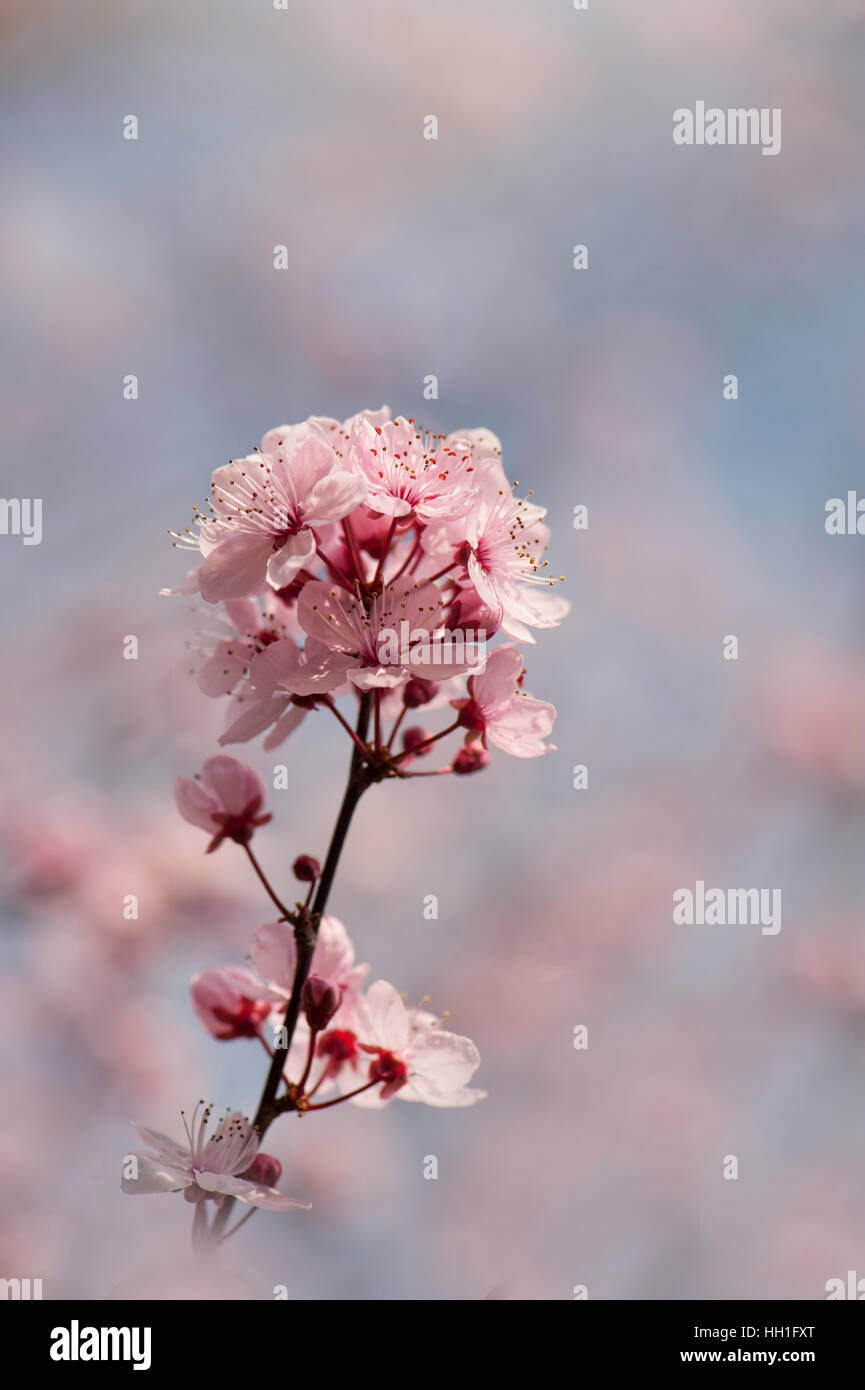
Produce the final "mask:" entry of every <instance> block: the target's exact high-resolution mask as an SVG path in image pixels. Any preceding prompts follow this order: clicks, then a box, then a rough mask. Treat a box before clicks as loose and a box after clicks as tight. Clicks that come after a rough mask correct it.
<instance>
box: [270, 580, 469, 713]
mask: <svg viewBox="0 0 865 1390" xmlns="http://www.w3.org/2000/svg"><path fill="white" fill-rule="evenodd" d="M445 606H446V605H445V600H444V598H443V597H442V594H441V592H440V591H439V589H437V588H436V586H435V585H434V584H423V585H416V584H403V583H398V584H396V585H389V586H388V587H387V588H385V590H384V592H383V593H382V594H380V595H379V596H378V597H377V598H375V599H374V600H373V601H372V603H371V605H370V607H369V608H368V609H367V608H366V607H365V606H364V604H363V603H362V602H361V601H360V599H357V598H355V597H354V596H353V595H352V594H350V593H348V592H347V591H346V590H345V589H341V588H339V587H338V586H334V585H329V584H322V583H313V584H307V585H306V586H305V587H304V589H303V592H302V593H301V596H300V598H299V600H298V605H297V613H298V618H299V620H300V623H301V626H302V627H303V628H304V631H305V632H306V633H307V634H308V641H307V643H306V668H305V670H298V671H297V672H289V673H288V675H286V676H285V677H283V678H282V679H281V685H282V686H283V688H284V689H286V690H289V691H292V692H294V693H295V694H298V695H316V694H323V693H325V692H327V691H330V690H334V689H336V688H337V687H338V686H340V685H342V683H343V682H344V681H345V680H348V681H350V682H351V684H352V685H354V686H356V687H357V688H358V689H359V690H370V689H374V688H375V687H380V688H385V689H387V688H391V689H392V688H394V687H396V686H398V685H402V684H403V683H404V682H405V681H406V680H407V679H408V678H409V677H410V676H419V677H421V678H424V679H427V680H434V679H435V678H436V677H437V676H441V675H442V674H443V672H446V673H447V674H448V675H460V674H462V673H464V672H466V671H468V670H470V669H472V667H473V666H474V667H475V668H476V667H477V665H478V664H479V663H478V662H477V661H475V662H474V663H473V662H471V661H446V660H443V658H446V657H448V656H451V655H454V654H455V653H454V652H451V651H447V650H446V635H445V634H444V632H443V628H444V618H443V613H444V609H445ZM404 634H408V635H411V634H415V635H414V636H411V646H414V644H417V647H418V651H417V652H416V653H413V652H412V651H411V647H410V648H409V650H408V651H407V650H405V647H406V645H407V643H406V642H404V641H403V636H404ZM421 639H423V640H421ZM275 651H276V649H275V648H274V649H272V652H271V660H273V658H274V654H275ZM436 657H438V660H436V659H435V658H436ZM256 670H257V667H256Z"/></svg>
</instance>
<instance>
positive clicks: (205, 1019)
mask: <svg viewBox="0 0 865 1390" xmlns="http://www.w3.org/2000/svg"><path fill="white" fill-rule="evenodd" d="M191 995H192V1007H193V1008H194V1009H195V1012H196V1013H197V1015H198V1017H199V1019H200V1020H201V1022H202V1023H203V1024H204V1027H205V1028H206V1029H207V1031H208V1033H210V1034H211V1035H212V1036H213V1037H214V1038H219V1039H220V1040H222V1041H226V1040H228V1039H229V1038H255V1037H258V1035H259V1032H260V1031H261V1025H262V1024H263V1023H264V1022H265V1020H266V1019H267V1017H268V1015H269V1014H270V1011H271V1005H270V1003H269V1002H268V1001H267V1000H262V999H261V998H259V995H260V984H259V981H258V980H257V979H256V977H255V976H254V975H253V974H252V972H251V971H250V970H246V969H245V968H244V967H243V966H242V965H225V966H223V967H222V968H221V969H217V970H204V971H202V973H201V974H200V975H194V976H193V978H192V985H191Z"/></svg>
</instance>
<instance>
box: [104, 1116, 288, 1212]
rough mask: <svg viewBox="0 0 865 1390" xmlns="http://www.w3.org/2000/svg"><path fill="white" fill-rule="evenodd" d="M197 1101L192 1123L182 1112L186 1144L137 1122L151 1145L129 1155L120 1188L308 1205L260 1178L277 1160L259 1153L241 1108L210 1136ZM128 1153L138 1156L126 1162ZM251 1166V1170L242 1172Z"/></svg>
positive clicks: (195, 1198)
mask: <svg viewBox="0 0 865 1390" xmlns="http://www.w3.org/2000/svg"><path fill="white" fill-rule="evenodd" d="M200 1104H201V1103H199V1106H196V1108H195V1113H194V1114H193V1117H192V1123H191V1124H189V1123H187V1120H186V1118H185V1116H184V1121H183V1123H184V1126H185V1128H186V1143H185V1144H177V1143H175V1141H174V1140H173V1139H170V1138H169V1137H168V1136H167V1135H165V1134H160V1132H159V1131H158V1130H155V1129H147V1128H145V1126H143V1125H136V1126H135V1128H136V1129H137V1130H138V1133H139V1134H140V1135H141V1138H142V1139H143V1140H144V1142H145V1144H147V1145H149V1151H141V1150H139V1151H136V1152H134V1153H133V1154H130V1155H128V1156H127V1159H126V1162H125V1163H124V1169H123V1179H122V1183H121V1186H122V1188H123V1191H124V1192H126V1193H128V1194H129V1195H131V1196H136V1195H138V1194H141V1193H152V1192H183V1193H184V1196H185V1197H186V1200H187V1201H189V1202H202V1201H205V1200H206V1199H207V1198H208V1197H210V1198H212V1199H213V1200H214V1201H215V1202H216V1203H217V1205H221V1204H222V1202H223V1200H224V1199H225V1198H226V1197H236V1198H237V1200H238V1201H240V1202H248V1203H249V1204H250V1205H251V1206H254V1207H267V1208H268V1209H269V1210H270V1211H291V1210H292V1209H293V1208H303V1209H305V1210H308V1209H309V1203H308V1202H300V1201H298V1200H297V1199H296V1198H295V1197H286V1196H285V1195H284V1194H283V1193H282V1192H277V1191H276V1189H275V1188H273V1187H270V1186H268V1185H266V1184H265V1183H263V1182H261V1181H260V1180H259V1174H261V1173H268V1172H269V1173H275V1172H276V1171H277V1168H276V1166H275V1165H276V1160H275V1159H272V1158H271V1157H270V1155H269V1154H259V1152H258V1137H257V1135H256V1132H255V1129H254V1128H253V1126H252V1125H251V1124H250V1122H249V1120H247V1119H246V1118H245V1117H244V1116H243V1115H241V1114H240V1111H238V1110H233V1111H232V1112H231V1113H230V1114H228V1115H226V1116H225V1118H224V1119H222V1120H221V1121H220V1122H219V1124H218V1125H217V1127H216V1129H215V1130H214V1132H213V1134H211V1135H210V1136H209V1137H208V1135H207V1126H208V1121H209V1119H210V1109H209V1108H207V1109H205V1110H204V1112H203V1114H202V1117H201V1120H200V1121H199V1120H198V1111H199V1108H200ZM196 1126H197V1127H196ZM130 1158H134V1159H135V1160H136V1161H135V1164H134V1166H133V1165H131V1164H130V1163H129V1159H130ZM257 1160H258V1162H257ZM263 1160H267V1162H264V1161H263ZM250 1169H251V1170H252V1176H251V1177H247V1176H244V1175H245V1174H246V1173H248V1172H249V1170H250Z"/></svg>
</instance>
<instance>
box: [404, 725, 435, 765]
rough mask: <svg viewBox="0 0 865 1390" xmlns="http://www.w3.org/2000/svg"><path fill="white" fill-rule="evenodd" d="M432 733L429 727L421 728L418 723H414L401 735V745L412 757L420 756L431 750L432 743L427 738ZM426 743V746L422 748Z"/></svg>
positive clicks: (430, 736) (429, 737)
mask: <svg viewBox="0 0 865 1390" xmlns="http://www.w3.org/2000/svg"><path fill="white" fill-rule="evenodd" d="M431 738H432V734H431V733H430V731H429V729H422V728H421V727H420V725H414V726H413V727H412V728H411V729H406V731H405V733H404V734H403V736H402V746H403V748H404V749H405V751H406V753H411V754H412V756H413V757H416V758H422V757H423V756H424V754H426V753H431V752H432V744H431V743H430V742H429V740H430V739H431ZM424 744H426V745H427V746H426V748H424Z"/></svg>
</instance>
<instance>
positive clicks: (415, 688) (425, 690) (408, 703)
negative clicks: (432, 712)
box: [402, 676, 438, 709]
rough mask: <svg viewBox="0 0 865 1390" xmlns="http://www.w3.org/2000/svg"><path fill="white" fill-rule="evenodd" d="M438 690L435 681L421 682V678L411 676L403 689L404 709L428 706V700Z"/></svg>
mask: <svg viewBox="0 0 865 1390" xmlns="http://www.w3.org/2000/svg"><path fill="white" fill-rule="evenodd" d="M437 690H438V682H437V681H427V680H423V678H422V677H421V676H412V678H411V680H409V681H407V682H406V684H405V685H404V687H403V692H402V701H403V704H404V705H405V707H406V709H419V708H420V706H421V705H428V704H429V702H430V700H431V699H432V698H433V696H434V695H435V693H436V691H437Z"/></svg>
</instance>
